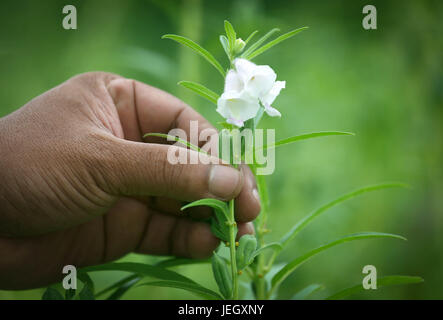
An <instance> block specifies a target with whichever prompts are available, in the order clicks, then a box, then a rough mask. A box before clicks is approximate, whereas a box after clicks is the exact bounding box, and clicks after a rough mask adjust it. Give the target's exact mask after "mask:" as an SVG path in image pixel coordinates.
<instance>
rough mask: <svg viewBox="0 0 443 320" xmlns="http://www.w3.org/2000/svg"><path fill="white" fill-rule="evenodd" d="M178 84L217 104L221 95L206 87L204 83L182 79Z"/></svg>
mask: <svg viewBox="0 0 443 320" xmlns="http://www.w3.org/2000/svg"><path fill="white" fill-rule="evenodd" d="M178 84H179V85H181V86H183V87H185V88H186V89H189V90H191V91H193V92H195V93H197V94H198V95H200V96H201V97H203V98H205V99H207V100H209V101H211V102H212V103H214V104H215V105H217V100H218V98H220V96H219V95H218V94H216V93H215V92H214V91H212V90H210V89H208V88H206V87H205V86H204V85H201V84H199V83H196V82H192V81H180V82H179V83H178Z"/></svg>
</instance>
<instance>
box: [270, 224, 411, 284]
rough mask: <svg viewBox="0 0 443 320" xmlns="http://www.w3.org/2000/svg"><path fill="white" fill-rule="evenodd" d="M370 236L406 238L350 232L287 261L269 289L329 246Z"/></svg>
mask: <svg viewBox="0 0 443 320" xmlns="http://www.w3.org/2000/svg"><path fill="white" fill-rule="evenodd" d="M372 238H393V239H401V240H406V238H404V237H402V236H399V235H396V234H391V233H381V232H360V233H356V234H351V235H348V236H344V237H342V238H339V239H337V240H334V241H332V242H329V243H327V244H325V245H322V246H320V247H318V248H316V249H314V250H311V251H309V252H308V253H306V254H304V255H302V256H300V257H297V258H295V259H294V260H292V261H291V262H289V263H288V264H287V265H285V266H284V267H283V269H281V270H280V271H279V272H278V273H277V274H276V275H275V276H274V277H273V278H272V289H271V291H273V290H275V289H276V288H277V287H278V286H279V285H280V283H282V282H283V281H284V280H285V279H286V278H287V277H288V276H289V275H290V274H291V273H292V272H294V271H295V269H297V268H298V267H299V266H301V265H302V264H303V263H305V262H306V261H308V260H309V259H311V258H312V257H313V256H315V255H316V254H318V253H320V252H322V251H325V250H327V249H329V248H332V247H334V246H336V245H339V244H342V243H346V242H349V241H355V240H363V239H372Z"/></svg>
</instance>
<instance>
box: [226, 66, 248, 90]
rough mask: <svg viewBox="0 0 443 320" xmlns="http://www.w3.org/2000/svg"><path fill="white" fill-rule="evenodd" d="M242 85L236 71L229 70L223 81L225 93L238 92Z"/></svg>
mask: <svg viewBox="0 0 443 320" xmlns="http://www.w3.org/2000/svg"><path fill="white" fill-rule="evenodd" d="M243 87H244V84H243V81H242V80H241V79H240V77H239V76H238V73H237V71H235V70H233V69H231V70H229V71H228V74H227V75H226V79H225V92H228V91H236V92H240V91H241V90H243Z"/></svg>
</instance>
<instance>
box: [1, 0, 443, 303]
mask: <svg viewBox="0 0 443 320" xmlns="http://www.w3.org/2000/svg"><path fill="white" fill-rule="evenodd" d="M66 4H73V5H75V6H76V7H77V12H78V29H77V30H64V29H63V28H62V19H63V14H62V8H63V6H64V5H66ZM366 4H369V3H368V2H366V1H329V2H326V1H315V2H314V1H253V0H251V1H202V0H200V1H199V0H192V1H162V0H156V1H147V0H146V1H142V0H132V1H95V0H87V1H86V0H83V1H80V0H74V1H70V2H66V3H64V1H54V0H51V1H50V0H45V1H33V0H26V1H25V0H17V1H12V0H5V1H2V2H1V4H0V34H1V36H0V65H1V67H0V70H1V73H0V97H1V103H0V116H4V115H7V114H8V113H10V112H12V111H14V110H16V109H17V108H20V107H21V106H22V105H23V104H25V103H26V102H27V101H29V100H30V99H32V98H33V97H35V96H37V95H39V94H41V93H43V92H44V91H46V90H49V89H50V88H52V87H54V86H56V85H58V84H60V83H61V82H63V81H65V80H66V79H68V78H70V77H72V76H73V75H75V74H78V73H82V72H87V71H95V70H101V71H109V72H114V73H118V74H121V75H123V76H125V77H130V78H134V79H137V80H139V81H143V82H146V83H148V84H151V85H153V86H157V87H159V88H161V89H163V90H166V91H168V92H171V93H173V94H175V95H177V96H179V97H180V98H182V99H183V100H185V101H186V102H187V103H189V104H190V105H192V106H193V107H194V108H196V109H197V110H198V111H199V112H201V113H202V114H203V115H204V116H206V117H207V118H208V119H210V120H211V121H212V122H213V123H216V122H217V121H219V120H220V118H219V117H218V115H217V114H216V112H215V108H214V107H213V106H212V105H210V104H209V103H207V102H206V101H205V100H203V99H201V98H199V97H198V96H194V95H192V94H190V93H188V92H185V91H184V90H183V89H181V88H179V87H178V86H177V85H176V83H177V81H179V80H192V81H197V82H201V83H204V84H206V85H207V86H208V87H210V88H212V89H213V90H214V91H216V92H221V90H222V87H223V83H222V80H221V78H220V77H219V76H218V75H217V74H216V71H215V69H213V68H212V67H211V66H210V65H208V64H207V63H206V62H205V61H204V60H203V59H201V58H200V57H198V56H196V55H194V54H193V53H192V52H191V51H190V50H188V49H186V48H180V46H179V45H177V44H176V43H173V42H172V41H170V40H161V39H160V38H161V36H162V35H163V34H166V33H176V34H181V35H185V36H188V37H190V38H192V39H194V40H196V41H197V42H199V43H200V44H202V45H203V46H204V47H205V48H206V49H208V50H209V51H211V52H213V53H214V55H215V56H216V57H217V58H218V59H219V60H222V59H224V58H225V57H224V53H223V50H222V48H221V46H220V44H219V41H218V35H219V34H221V33H222V32H223V20H224V19H228V20H230V21H231V22H232V24H233V25H234V27H235V28H236V30H237V34H238V35H240V36H241V37H243V38H245V37H246V36H247V35H248V34H249V33H251V32H252V31H254V30H256V29H259V30H260V31H261V34H263V33H264V32H266V31H268V30H269V29H272V28H274V27H278V28H280V29H281V30H282V32H286V31H289V30H292V29H295V28H298V27H302V26H309V27H310V29H308V30H307V31H304V32H302V33H301V34H299V35H297V36H296V37H294V38H293V39H291V40H289V41H287V42H284V43H283V44H281V45H279V46H277V47H275V48H273V49H272V50H270V51H269V52H267V53H265V54H263V55H261V56H260V57H258V58H257V59H256V61H255V62H256V63H259V64H269V65H271V66H272V68H274V70H275V71H276V72H277V74H278V78H279V79H280V80H286V81H287V87H286V89H285V90H284V91H282V94H281V95H280V96H279V97H278V99H277V100H276V102H275V106H276V107H277V108H278V109H279V110H280V111H281V113H282V114H283V117H282V118H281V119H275V118H273V119H269V118H267V119H266V120H265V121H263V122H262V126H263V127H270V128H276V136H277V139H280V138H285V137H288V136H291V135H295V134H300V133H306V132H310V131H322V130H343V131H352V132H355V133H356V136H355V137H327V138H322V139H316V140H310V141H305V142H299V143H297V144H294V145H291V146H287V147H285V148H281V149H278V150H277V152H276V171H275V173H274V175H273V176H270V177H268V178H267V181H268V183H269V189H270V197H271V201H272V204H271V217H270V225H269V228H270V229H272V233H271V234H270V235H269V241H271V240H276V239H278V237H279V236H281V235H282V234H283V233H285V232H286V231H287V230H288V229H289V228H290V227H291V225H293V224H294V223H296V222H297V221H298V220H300V219H301V218H302V217H303V216H304V215H306V214H307V213H309V212H310V211H311V210H313V209H315V208H317V207H318V206H320V205H322V204H324V203H325V202H327V201H329V200H331V199H333V198H335V197H337V196H339V195H341V194H343V193H346V192H348V191H351V190H353V189H355V188H357V187H360V186H363V185H368V184H374V183H379V182H384V181H402V182H405V183H408V184H410V185H411V186H412V189H411V190H385V191H379V192H376V193H371V194H368V195H365V196H362V197H359V198H357V199H354V200H352V201H350V202H347V203H345V204H343V205H341V206H339V207H336V208H333V209H331V211H330V212H328V213H327V214H325V215H324V216H322V217H321V218H320V219H318V220H316V221H315V222H314V223H313V224H312V225H310V226H309V227H308V228H306V229H305V230H303V232H302V233H300V234H299V236H298V237H297V238H296V239H295V240H294V241H293V243H292V245H291V246H290V247H289V248H287V249H286V250H285V251H284V252H283V253H282V255H281V256H280V258H279V261H288V260H289V259H291V258H294V257H295V256H297V255H299V254H301V253H303V252H305V251H306V250H308V249H310V248H313V247H315V246H318V245H320V244H323V243H325V242H327V241H329V240H331V239H335V238H337V237H339V236H341V235H344V234H349V233H354V232H359V231H380V232H390V233H398V234H401V235H404V236H405V237H407V238H408V241H407V242H399V241H390V240H374V241H363V242H357V243H350V244H347V245H344V246H342V247H337V248H334V249H332V250H330V251H328V252H325V253H323V254H321V255H319V256H318V257H315V258H314V259H313V260H312V261H310V262H309V263H307V264H306V265H303V266H302V267H301V268H300V269H299V270H297V272H296V273H295V274H293V275H292V276H291V277H290V278H288V280H287V281H286V282H285V283H284V285H283V286H282V287H281V291H280V296H279V297H280V298H284V299H288V298H291V296H292V294H293V293H294V292H296V291H298V290H299V289H301V288H303V287H304V286H306V285H308V284H310V283H320V284H323V285H325V289H324V291H322V292H319V293H318V294H317V295H316V296H315V297H316V298H321V297H323V296H327V294H328V293H334V292H335V291H337V290H338V289H341V288H344V287H348V286H351V285H354V284H356V283H360V282H361V279H362V277H363V275H362V268H363V266H364V265H367V264H372V265H375V266H376V267H377V270H378V275H379V276H383V275H393V274H404V275H419V276H422V277H423V278H424V279H425V282H424V283H423V284H418V285H410V286H400V287H392V288H384V289H381V290H376V291H371V292H365V293H362V294H360V295H358V296H354V298H361V299H387V298H392V299H441V298H443V250H442V245H443V210H442V204H443V192H442V188H443V174H442V168H443V166H442V161H443V143H442V137H443V134H442V133H443V132H442V131H443V129H442V128H443V72H442V71H443V56H442V53H443V40H442V36H441V34H442V31H443V2H442V1H389V2H387V1H371V2H370V4H373V5H375V6H376V8H377V13H378V16H377V18H378V29H377V30H370V31H368V30H364V29H363V28H362V24H361V21H362V18H363V14H362V7H363V6H364V5H366ZM223 61H224V62H226V60H223ZM225 65H226V63H225ZM0 183H1V182H0ZM0 254H1V253H0ZM0 259H1V257H0ZM124 259H125V260H127V261H143V262H149V261H153V259H156V258H153V257H147V256H141V255H129V256H127V257H125V258H124ZM178 271H179V272H182V273H184V274H186V275H188V276H190V277H192V278H193V279H195V280H197V281H198V282H200V283H202V284H205V285H208V286H210V287H213V288H215V284H214V282H213V280H212V278H211V274H210V272H209V267H208V266H205V265H203V266H190V267H180V268H179V269H178ZM122 276H123V274H121V273H116V272H110V273H103V274H95V275H94V279H95V280H96V282H97V285H98V286H99V287H104V286H105V285H107V284H110V283H111V282H113V281H115V280H116V279H119V278H121V277H122ZM41 294H42V289H36V290H29V291H16V292H13V291H0V299H34V298H40V297H41ZM125 298H130V299H179V298H194V296H191V295H189V294H187V293H185V292H183V291H180V290H176V289H163V288H150V287H142V288H137V289H134V290H132V291H130V292H129V293H128V294H127V295H126V296H125Z"/></svg>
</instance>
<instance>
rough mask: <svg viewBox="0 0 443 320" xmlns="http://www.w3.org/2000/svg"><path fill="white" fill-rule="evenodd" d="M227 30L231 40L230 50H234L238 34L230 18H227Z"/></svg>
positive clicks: (229, 40)
mask: <svg viewBox="0 0 443 320" xmlns="http://www.w3.org/2000/svg"><path fill="white" fill-rule="evenodd" d="M225 31H226V36H227V37H228V42H229V52H233V50H234V44H235V39H236V38H237V34H236V33H235V30H234V27H233V26H232V24H231V23H230V22H229V21H228V20H225Z"/></svg>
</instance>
